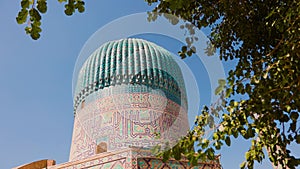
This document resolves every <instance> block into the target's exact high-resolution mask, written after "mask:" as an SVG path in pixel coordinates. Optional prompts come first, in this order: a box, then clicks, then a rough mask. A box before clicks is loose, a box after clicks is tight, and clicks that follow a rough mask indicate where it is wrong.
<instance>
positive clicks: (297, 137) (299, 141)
mask: <svg viewBox="0 0 300 169" xmlns="http://www.w3.org/2000/svg"><path fill="white" fill-rule="evenodd" d="M295 139H296V143H297V144H300V135H296V137H295Z"/></svg>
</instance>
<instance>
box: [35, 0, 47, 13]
mask: <svg viewBox="0 0 300 169" xmlns="http://www.w3.org/2000/svg"><path fill="white" fill-rule="evenodd" d="M37 9H38V10H39V11H40V12H41V13H46V12H47V2H46V0H38V1H37Z"/></svg>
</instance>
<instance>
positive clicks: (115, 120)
mask: <svg viewBox="0 0 300 169" xmlns="http://www.w3.org/2000/svg"><path fill="white" fill-rule="evenodd" d="M123 87H126V86H123ZM106 91H109V90H108V89H107V90H100V91H98V92H96V93H95V94H94V95H96V96H95V97H97V95H101V93H103V92H104V94H103V95H102V96H103V97H100V98H99V99H98V100H95V101H92V102H87V103H85V106H84V107H83V108H79V109H78V110H77V111H78V113H77V114H76V117H75V123H74V130H73V139H72V146H71V152H70V160H71V161H74V160H81V159H84V158H87V157H89V156H92V155H94V154H95V153H96V145H98V144H100V143H103V142H105V143H106V144H107V148H108V151H111V152H113V151H115V150H118V149H122V148H127V147H129V146H137V147H152V146H155V145H157V144H161V145H164V144H165V143H166V142H169V143H170V144H172V143H174V142H175V141H176V140H178V139H179V138H180V137H181V136H183V135H185V134H186V132H187V131H188V129H189V124H188V119H187V109H185V108H183V107H182V106H180V105H179V104H177V103H175V102H173V101H172V100H170V99H168V98H166V97H165V96H163V95H160V93H149V92H143V93H142V92H134V93H119V94H114V95H106V94H105V92H106ZM91 96H93V95H91ZM92 100H93V99H92ZM156 133H160V135H161V137H160V138H159V139H158V138H156Z"/></svg>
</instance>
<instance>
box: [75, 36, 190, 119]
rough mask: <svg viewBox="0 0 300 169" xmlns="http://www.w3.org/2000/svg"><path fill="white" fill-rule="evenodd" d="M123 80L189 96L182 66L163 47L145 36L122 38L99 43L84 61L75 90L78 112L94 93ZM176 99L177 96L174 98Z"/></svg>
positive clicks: (178, 96) (124, 82)
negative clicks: (81, 105)
mask: <svg viewBox="0 0 300 169" xmlns="http://www.w3.org/2000/svg"><path fill="white" fill-rule="evenodd" d="M119 84H144V85H147V86H151V87H152V88H159V89H161V90H164V91H166V93H170V94H169V95H167V96H168V97H169V96H172V98H170V99H176V97H177V98H180V97H183V96H185V95H186V94H185V87H184V82H183V78H182V74H181V70H180V67H179V66H178V65H177V63H176V62H175V60H174V59H173V56H172V55H171V54H170V53H169V52H168V51H167V50H165V49H163V48H162V47H160V46H158V45H156V44H154V43H151V42H148V41H146V40H142V39H121V40H117V41H111V42H107V43H105V44H103V45H102V46H101V47H99V48H98V49H97V50H96V51H95V52H94V53H93V54H92V55H91V56H90V57H89V58H88V59H87V60H86V62H85V63H84V64H83V66H82V68H81V70H80V71H79V74H78V80H77V84H76V88H75V94H74V96H75V97H74V113H76V109H77V107H78V106H79V104H80V103H81V102H82V101H83V100H85V99H86V97H87V96H88V95H90V94H91V93H93V92H95V91H97V90H101V89H103V88H106V87H109V86H115V85H119ZM174 101H176V100H174Z"/></svg>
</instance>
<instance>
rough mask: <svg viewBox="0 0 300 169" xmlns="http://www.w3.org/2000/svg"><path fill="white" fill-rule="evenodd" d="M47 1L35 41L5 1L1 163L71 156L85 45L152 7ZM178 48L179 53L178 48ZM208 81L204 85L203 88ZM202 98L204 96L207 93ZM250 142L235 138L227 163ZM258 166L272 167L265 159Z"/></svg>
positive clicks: (0, 40) (238, 158) (229, 168)
mask: <svg viewBox="0 0 300 169" xmlns="http://www.w3.org/2000/svg"><path fill="white" fill-rule="evenodd" d="M48 4H49V8H48V12H47V14H46V15H43V16H42V17H43V18H42V21H43V24H42V29H43V33H42V37H41V38H40V40H38V41H33V40H31V39H30V37H28V36H27V35H25V32H24V30H23V29H24V25H18V24H17V23H16V21H15V17H16V15H17V12H18V10H19V8H20V7H19V2H18V0H16V1H12V0H6V1H3V0H2V1H1V2H0V11H1V15H0V23H1V24H0V25H1V27H0V30H1V31H0V96H1V97H0V114H1V118H0V133H1V135H0V168H1V169H7V168H12V167H15V166H18V165H21V164H24V163H27V162H31V161H35V160H39V159H45V158H48V159H54V160H56V161H57V163H62V162H66V161H68V156H69V149H70V144H71V137H72V129H73V105H72V76H73V70H74V66H75V62H76V59H77V56H78V54H79V52H80V50H81V48H82V46H83V45H84V43H85V42H86V41H87V39H88V38H89V37H90V36H91V35H92V34H93V33H94V32H95V31H97V30H98V29H99V28H100V27H102V26H104V25H105V24H107V23H109V22H110V21H112V20H114V19H117V18H119V17H122V16H125V15H129V14H134V13H138V12H145V11H147V10H150V8H149V7H148V6H147V4H146V3H144V1H142V0H109V1H93V2H92V1H88V3H87V4H86V12H85V13H83V14H75V15H74V16H72V17H67V16H65V15H64V12H63V10H64V9H63V5H62V4H59V3H58V2H57V1H55V0H54V1H53V0H48ZM120 29H122V28H120ZM148 38H150V39H151V38H155V36H152V37H150V36H149V37H148ZM175 46H176V45H175ZM177 46H180V45H178V44H177ZM173 50H174V51H175V53H176V51H177V49H174V47H173ZM206 86H207V85H202V88H201V90H203V92H202V93H205V90H207V89H206V88H205V87H206ZM202 97H203V98H202ZM200 99H204V100H205V95H203V94H202V95H201V98H200ZM247 148H248V147H247V142H246V141H244V140H236V141H233V142H232V148H231V149H229V148H226V147H225V148H224V150H223V151H222V152H221V153H222V160H221V162H222V165H223V167H224V168H225V169H237V168H239V164H240V163H241V162H242V161H243V158H244V154H243V152H244V151H246V150H247ZM256 168H261V169H268V168H271V167H270V165H268V164H263V165H258V166H257V167H256Z"/></svg>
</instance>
